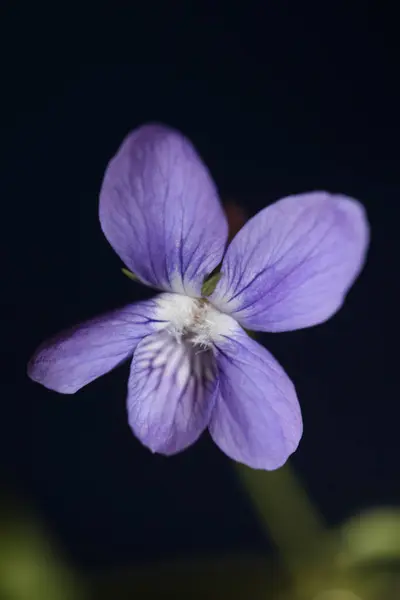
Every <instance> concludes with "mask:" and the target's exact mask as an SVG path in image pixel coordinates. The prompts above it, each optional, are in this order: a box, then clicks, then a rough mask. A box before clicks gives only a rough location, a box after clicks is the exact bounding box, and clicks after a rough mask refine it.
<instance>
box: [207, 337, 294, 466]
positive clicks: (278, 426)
mask: <svg viewBox="0 0 400 600" xmlns="http://www.w3.org/2000/svg"><path fill="white" fill-rule="evenodd" d="M216 353H217V356H216V359H217V365H218V372H219V395H218V398H217V400H216V403H215V407H214V410H213V413H212V416H211V422H210V426H209V429H210V434H211V436H212V438H213V440H214V442H215V443H216V444H217V446H219V448H220V449H221V450H222V451H223V452H225V454H227V455H228V456H230V457H231V458H233V459H234V460H236V461H238V462H241V463H244V464H246V465H248V466H249V467H252V468H254V469H266V470H274V469H277V468H279V467H281V466H282V465H283V464H284V463H285V462H286V460H287V459H288V457H289V456H290V454H292V453H293V452H294V451H295V450H296V448H297V446H298V444H299V441H300V438H301V435H302V429H303V427H302V419H301V412H300V407H299V404H298V400H297V396H296V391H295V389H294V386H293V384H292V382H291V381H290V379H289V378H288V376H287V375H286V373H285V372H284V370H283V369H282V367H281V366H280V365H279V364H278V362H277V361H276V360H275V359H274V357H273V356H272V355H271V354H270V353H269V352H268V351H267V350H266V349H265V348H263V347H262V346H260V345H259V344H258V343H257V342H255V341H254V340H252V339H251V338H249V337H248V336H247V334H246V333H245V332H244V331H243V330H240V329H238V331H237V333H236V334H235V337H234V338H230V339H227V340H226V342H225V343H224V344H218V346H217V347H216Z"/></svg>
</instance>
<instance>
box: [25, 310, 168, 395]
mask: <svg viewBox="0 0 400 600" xmlns="http://www.w3.org/2000/svg"><path fill="white" fill-rule="evenodd" d="M157 308H158V301H157V298H156V299H154V300H148V301H145V302H138V303H136V304H130V305H128V306H126V307H124V308H121V309H119V310H115V311H113V312H110V313H108V314H105V315H101V316H99V317H96V318H94V319H91V320H90V321H87V322H85V323H82V324H80V325H77V326H76V327H74V328H72V329H69V330H67V331H63V332H61V333H60V334H58V335H57V336H55V337H54V338H52V339H50V340H47V341H46V342H44V343H43V344H42V345H41V346H40V347H39V348H38V349H37V350H36V352H35V354H34V355H33V357H32V358H31V360H30V362H29V365H28V375H29V377H30V378H31V379H33V380H34V381H37V382H38V383H41V384H42V385H44V386H45V387H47V388H49V389H51V390H55V391H57V392H60V393H62V394H73V393H75V392H76V391H77V390H79V389H80V388H81V387H83V386H84V385H86V384H88V383H90V382H91V381H93V380H94V379H96V378H97V377H100V375H104V373H107V372H108V371H111V369H113V368H114V367H116V366H117V365H118V364H120V363H121V362H123V361H124V360H125V359H127V358H129V356H131V355H132V354H133V352H134V350H135V347H136V344H137V343H138V341H139V340H141V339H142V338H143V336H145V335H148V334H149V333H151V332H152V331H154V330H155V329H157V328H160V327H163V326H165V323H162V322H160V320H159V318H158V317H157Z"/></svg>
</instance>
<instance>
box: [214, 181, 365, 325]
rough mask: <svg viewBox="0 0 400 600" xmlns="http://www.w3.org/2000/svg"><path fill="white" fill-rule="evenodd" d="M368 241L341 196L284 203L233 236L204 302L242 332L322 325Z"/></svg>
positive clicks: (352, 204)
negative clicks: (219, 273)
mask: <svg viewBox="0 0 400 600" xmlns="http://www.w3.org/2000/svg"><path fill="white" fill-rule="evenodd" d="M368 241H369V228H368V222H367V218H366V216H365V212H364V209H363V207H362V206H361V204H360V203H359V202H357V200H353V199H351V198H348V197H346V196H335V195H330V194H328V193H326V192H312V193H309V194H301V195H298V196H289V197H287V198H284V199H282V200H280V201H279V202H276V203H275V204H273V205H272V206H269V207H267V208H265V209H264V210H262V211H261V212H259V213H258V214H257V215H256V216H255V217H253V218H252V219H251V220H250V221H249V222H248V223H246V225H245V226H244V227H243V229H241V231H239V233H238V234H237V235H236V237H235V238H234V240H233V241H232V243H231V245H230V246H229V248H228V250H227V253H226V256H225V258H224V261H223V263H222V273H223V276H222V277H221V279H220V281H219V283H218V285H217V287H216V289H215V291H214V293H213V294H212V295H211V296H210V298H209V300H210V301H211V302H212V303H213V304H215V305H216V306H217V308H219V309H220V310H222V311H224V312H227V313H229V314H231V315H232V316H233V317H235V318H236V319H237V320H238V321H239V322H240V323H241V324H242V325H243V327H246V328H248V329H253V330H258V331H290V330H293V329H301V328H302V327H310V326H312V325H316V324H318V323H322V322H323V321H326V320H327V319H329V317H331V316H332V315H333V314H334V313H335V312H336V311H337V310H338V309H339V308H340V307H341V305H342V303H343V300H344V297H345V295H346V293H347V291H348V290H349V288H350V286H351V285H352V283H353V282H354V280H355V278H356V277H357V275H358V274H359V272H360V270H361V268H362V266H363V263H364V259H365V254H366V250H367V246H368Z"/></svg>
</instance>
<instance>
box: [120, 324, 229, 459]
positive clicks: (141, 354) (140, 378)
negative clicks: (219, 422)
mask: <svg viewBox="0 0 400 600" xmlns="http://www.w3.org/2000/svg"><path fill="white" fill-rule="evenodd" d="M217 390H218V381H217V378H216V370H215V363H214V359H213V356H212V354H210V353H208V352H198V351H195V350H194V348H193V347H191V346H190V345H189V344H187V343H186V342H184V341H182V340H176V339H175V338H174V337H173V336H172V335H171V334H170V333H169V332H168V331H162V332H159V333H155V334H153V335H151V336H148V337H147V338H145V339H144V340H142V341H141V342H140V343H139V344H138V346H137V348H136V351H135V354H134V356H133V360H132V367H131V374H130V378H129V392H128V416H129V424H130V426H131V428H132V430H133V432H134V434H135V435H136V437H137V438H138V439H139V440H140V441H141V442H142V444H144V445H145V446H147V447H148V448H150V450H152V451H153V452H158V453H160V454H167V455H170V454H175V453H177V452H180V451H181V450H184V449H185V448H187V447H188V446H190V445H191V444H193V443H194V442H195V441H196V440H197V439H198V438H199V436H200V435H201V433H202V432H203V431H204V429H205V428H206V427H207V425H208V423H209V420H210V415H211V411H212V408H213V406H214V401H215V396H216V393H217Z"/></svg>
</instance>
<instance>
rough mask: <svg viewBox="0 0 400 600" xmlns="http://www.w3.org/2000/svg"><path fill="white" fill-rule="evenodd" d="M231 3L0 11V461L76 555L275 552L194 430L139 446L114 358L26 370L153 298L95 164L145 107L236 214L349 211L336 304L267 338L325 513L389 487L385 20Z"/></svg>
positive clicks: (394, 472)
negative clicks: (241, 210) (44, 352)
mask: <svg viewBox="0 0 400 600" xmlns="http://www.w3.org/2000/svg"><path fill="white" fill-rule="evenodd" d="M127 4H129V3H127ZM237 4H238V6H241V8H240V9H238V8H235V5H233V6H232V5H231V4H229V5H226V6H224V5H222V4H218V3H213V4H211V3H210V4H207V3H201V6H200V3H199V8H198V9H197V8H196V5H195V4H193V3H189V2H188V3H185V4H184V3H182V4H180V3H168V2H166V3H161V2H160V3H159V4H156V3H155V4H151V3H149V4H148V5H147V8H146V9H142V10H139V9H134V8H130V9H127V8H126V7H124V5H123V4H121V7H120V8H118V5H115V4H111V3H110V4H109V5H108V6H101V4H100V5H99V4H93V8H87V9H86V10H84V9H82V8H80V9H79V10H73V9H72V8H71V7H70V6H69V7H63V6H62V5H58V4H57V6H53V7H52V6H44V5H40V3H39V5H37V4H36V3H35V5H34V6H31V7H29V5H28V4H27V5H26V6H25V5H24V4H23V3H20V4H18V3H10V4H9V6H7V5H4V6H3V8H2V15H1V36H0V38H1V57H2V58H1V61H2V75H1V90H2V91H1V98H2V104H3V106H2V111H1V117H2V121H3V124H2V143H1V146H2V151H3V158H2V161H1V168H2V174H1V183H2V185H1V197H2V199H1V202H2V205H1V206H2V207H3V212H2V217H1V232H2V236H1V238H2V242H4V249H3V252H2V276H1V279H2V281H3V285H2V292H1V296H0V297H1V305H2V327H1V330H2V336H1V340H2V355H3V358H2V370H3V369H4V373H3V375H2V393H1V440H0V441H1V454H0V464H1V472H2V478H3V481H4V482H5V483H6V485H7V489H8V490H13V491H14V492H15V493H17V494H19V496H20V497H22V498H23V499H25V501H26V502H27V503H28V504H29V505H31V506H33V507H34V508H35V509H36V510H37V511H38V512H39V514H40V515H41V516H42V517H43V518H44V520H45V522H46V523H47V524H48V526H49V527H50V529H51V531H52V532H53V534H54V536H55V537H56V539H57V540H58V541H59V543H60V544H61V545H62V547H63V548H64V549H65V550H66V552H67V554H68V556H69V557H70V558H71V559H72V561H74V562H75V563H76V564H77V565H80V566H81V567H84V568H85V567H87V568H101V567H102V566H109V565H115V564H119V563H126V562H129V561H137V562H139V561H145V562H147V561H151V560H154V559H160V558H165V557H173V556H180V555H183V554H184V555H193V556H194V555H195V554H198V553H207V552H214V553H215V552H217V553H223V552H227V551H247V550H248V551H252V550H253V551H254V550H261V551H262V550H263V549H264V550H267V549H268V540H266V539H265V538H264V535H263V533H262V531H261V529H260V526H259V524H258V521H257V519H256V516H255V514H254V512H253V509H252V506H251V504H250V501H249V500H248V499H247V497H246V495H245V493H244V492H243V491H242V489H241V488H240V486H239V485H238V483H237V481H236V478H235V474H234V471H233V469H232V466H231V463H230V461H229V460H228V459H227V458H226V457H225V456H224V455H223V454H222V453H220V452H219V451H218V449H217V448H215V447H214V446H213V445H212V443H211V441H210V440H209V439H208V438H207V436H204V437H203V438H202V440H201V441H200V442H199V443H198V444H196V446H194V447H193V448H191V449H190V450H188V451H187V452H185V453H183V454H181V455H178V456H177V457H175V458H169V459H168V458H164V457H162V456H153V455H151V453H149V452H148V451H147V450H146V449H144V448H142V447H141V445H140V444H139V442H137V441H136V440H135V439H134V437H133V435H132V434H131V432H130V430H129V427H128V424H127V419H126V414H125V393H126V379H127V374H128V367H127V366H124V367H122V368H120V369H118V370H116V371H114V372H113V373H111V374H109V375H107V376H105V377H103V378H101V379H100V380H98V381H96V382H95V383H93V384H91V385H90V386H88V387H87V388H85V389H84V390H82V391H81V392H79V393H78V394H77V395H75V396H59V395H57V394H55V393H52V392H49V391H47V390H45V389H44V388H41V387H39V386H38V385H36V384H34V383H32V382H30V381H29V380H28V379H27V377H26V374H25V369H26V362H27V360H28V359H29V356H30V354H31V353H32V352H33V350H34V349H35V347H36V346H37V345H38V344H39V343H40V342H41V341H42V340H43V339H44V338H45V337H47V336H49V335H51V334H53V333H56V332H57V331H58V330H60V329H62V328H64V327H66V326H69V325H72V324H75V323H77V322H79V321H81V320H83V319H85V318H88V317H90V316H93V315H95V314H97V313H100V312H102V311H105V310H108V309H111V308H113V307H117V306H120V305H123V304H124V303H127V302H130V301H132V299H139V298H143V297H145V295H146V294H147V292H146V291H145V290H143V289H142V288H140V287H138V286H136V285H135V284H133V283H132V282H130V281H129V280H128V279H126V278H125V277H124V276H123V275H122V274H121V272H120V267H121V266H122V265H121V264H120V261H119V259H118V257H117V256H116V255H115V254H114V253H113V251H112V249H111V247H110V246H109V245H108V243H107V242H106V240H105V238H104V237H103V236H102V233H101V230H100V226H99V223H98V217H97V208H98V206H97V205H98V192H99V188H100V184H101V180H102V176H103V173H104V169H105V167H106V164H107V162H108V160H109V159H110V158H111V156H112V155H113V154H114V153H115V151H116V149H117V147H118V145H119V144H120V142H121V141H122V139H123V137H124V136H125V135H126V134H127V133H128V132H129V131H130V130H131V129H133V128H135V127H136V126H138V125H140V124H142V123H144V122H147V121H154V120H156V121H161V122H164V123H166V124H169V125H172V126H174V127H177V128H178V129H180V130H182V131H183V132H184V133H185V134H186V135H187V136H188V137H189V138H191V140H192V141H193V142H194V144H195V145H196V147H197V148H198V150H199V152H200V153H201V155H202V156H203V158H204V160H205V161H206V163H207V164H208V166H209V168H210V169H211V172H212V173H213V175H214V178H215V180H216V182H217V184H218V186H219V188H220V191H221V195H222V197H223V198H225V199H228V198H234V199H236V200H237V201H238V202H240V203H241V204H242V205H243V206H244V207H245V208H246V210H247V211H248V213H249V215H251V214H254V213H255V212H256V211H258V210H259V209H261V208H263V207H264V206H265V205H266V204H268V203H270V202H272V201H274V200H276V199H278V198H279V197H282V196H284V195H286V194H289V193H296V192H303V191H307V190H312V189H327V190H330V191H334V192H335V191H336V192H342V193H346V194H349V195H352V196H354V197H356V198H358V199H360V200H361V201H362V202H363V203H364V205H365V206H366V208H367V211H368V215H369V219H370V223H371V227H372V243H371V248H370V253H369V260H368V263H367V266H366V268H365V270H364V272H363V273H362V275H361V277H360V278H359V280H358V281H357V283H356V285H355V286H354V288H353V290H352V291H351V293H350V295H349V297H348V301H347V303H346V305H345V307H344V308H343V309H342V310H341V311H340V313H339V314H337V315H336V316H335V317H334V318H333V319H332V320H331V321H329V322H328V323H326V324H324V325H321V326H319V327H315V328H313V329H309V330H305V331H300V332H293V333H286V334H276V335H270V336H264V338H263V340H262V341H263V343H265V344H266V345H267V346H268V348H269V349H270V350H271V351H272V352H273V353H274V354H275V356H276V357H277V358H278V359H279V360H280V362H281V363H282V364H283V365H284V367H285V369H286V370H287V372H288V373H289V374H290V376H291V377H292V378H293V380H294V382H295V384H296V387H297V390H298V395H299V398H300V402H301V405H302V410H303V417H304V423H305V429H304V436H303V440H302V442H301V445H300V448H299V450H298V451H297V453H296V454H295V455H294V457H293V464H294V466H295V467H296V468H297V469H298V472H299V474H300V475H301V477H302V478H303V480H304V482H305V484H306V487H307V489H308V491H309V493H310V494H311V496H312V497H313V499H314V500H315V501H316V502H317V504H318V506H319V508H320V510H321V511H322V513H323V515H324V516H325V518H326V519H327V521H328V523H330V524H335V523H339V522H340V521H341V520H342V519H344V518H345V517H347V516H350V515H351V514H354V513H355V512H356V511H357V510H359V509H360V508H363V507H368V506H375V505H381V504H393V503H398V502H399V500H400V494H399V488H398V480H399V477H398V474H399V471H398V465H399V450H400V444H399V433H398V432H399V417H400V408H399V406H400V404H399V384H398V369H399V367H398V360H397V358H396V354H397V353H396V348H397V345H398V336H397V333H395V331H396V328H397V320H398V313H399V302H398V295H397V292H396V286H397V285H398V278H399V269H398V262H397V258H398V214H399V208H398V203H399V198H400V179H399V158H400V151H399V139H400V135H399V134H400V127H399V106H400V91H399V87H398V81H397V80H398V73H399V60H398V58H399V56H398V47H397V43H396V30H395V27H396V15H395V13H394V12H393V14H391V13H390V10H389V9H388V7H389V6H390V3H388V4H387V5H386V6H385V3H383V7H381V8H376V9H374V8H373V7H371V6H370V7H367V6H366V3H362V4H361V3H360V4H358V3H357V2H354V3H344V2H343V3H340V2H339V3H335V4H334V6H330V4H329V3H321V5H322V6H321V7H320V9H318V8H317V5H316V4H314V3H312V4H311V3H308V4H307V3H306V4H304V3H302V2H292V3H287V2H281V3H279V8H265V7H264V8H262V4H261V3H260V4H258V3H255V2H246V3H237ZM265 4H276V3H265ZM349 5H350V6H349ZM132 6H135V4H134V3H132ZM377 6H378V3H377Z"/></svg>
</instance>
